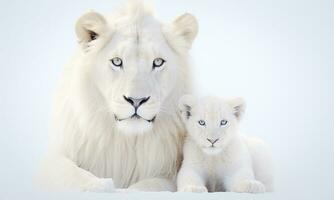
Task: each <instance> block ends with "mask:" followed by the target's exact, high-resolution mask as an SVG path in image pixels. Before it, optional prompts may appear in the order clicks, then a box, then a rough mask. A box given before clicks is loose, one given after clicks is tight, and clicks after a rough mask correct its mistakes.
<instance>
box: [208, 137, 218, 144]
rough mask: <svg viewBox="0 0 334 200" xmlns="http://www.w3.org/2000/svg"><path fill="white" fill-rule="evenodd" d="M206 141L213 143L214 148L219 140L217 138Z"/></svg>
mask: <svg viewBox="0 0 334 200" xmlns="http://www.w3.org/2000/svg"><path fill="white" fill-rule="evenodd" d="M206 139H207V140H208V141H209V142H210V143H211V145H212V146H213V145H214V144H215V143H216V142H217V141H218V140H219V138H217V139H209V138H206Z"/></svg>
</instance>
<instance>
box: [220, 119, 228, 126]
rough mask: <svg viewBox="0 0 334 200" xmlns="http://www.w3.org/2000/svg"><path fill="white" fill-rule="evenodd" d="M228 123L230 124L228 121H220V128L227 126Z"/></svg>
mask: <svg viewBox="0 0 334 200" xmlns="http://www.w3.org/2000/svg"><path fill="white" fill-rule="evenodd" d="M227 123H228V121H227V120H225V119H223V120H221V121H220V126H226V125H227Z"/></svg>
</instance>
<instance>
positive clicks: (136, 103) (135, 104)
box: [123, 95, 150, 109]
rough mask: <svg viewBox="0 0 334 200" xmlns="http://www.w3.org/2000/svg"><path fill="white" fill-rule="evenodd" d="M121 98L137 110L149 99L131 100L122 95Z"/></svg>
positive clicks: (131, 98)
mask: <svg viewBox="0 0 334 200" xmlns="http://www.w3.org/2000/svg"><path fill="white" fill-rule="evenodd" d="M123 98H124V99H125V101H127V102H129V103H130V104H131V105H132V106H133V107H135V108H136V109H137V108H138V107H139V106H141V105H142V104H144V103H146V102H147V101H148V100H149V99H150V96H148V97H143V98H133V97H126V96H125V95H123Z"/></svg>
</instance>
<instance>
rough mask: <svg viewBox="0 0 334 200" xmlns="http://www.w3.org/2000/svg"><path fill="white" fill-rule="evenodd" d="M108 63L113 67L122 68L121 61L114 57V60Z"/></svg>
mask: <svg viewBox="0 0 334 200" xmlns="http://www.w3.org/2000/svg"><path fill="white" fill-rule="evenodd" d="M110 61H111V63H112V64H113V65H114V66H115V67H122V66H123V61H122V59H120V58H119V57H115V58H113V59H111V60H110Z"/></svg>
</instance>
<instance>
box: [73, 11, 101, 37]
mask: <svg viewBox="0 0 334 200" xmlns="http://www.w3.org/2000/svg"><path fill="white" fill-rule="evenodd" d="M106 26H107V22H106V20H105V18H104V17H103V16H102V15H101V14H99V13H96V12H92V11H91V12H88V13H86V14H84V15H82V16H81V17H80V18H79V19H78V21H77V23H76V25H75V33H76V35H77V37H78V39H79V43H88V42H91V41H93V40H96V39H98V38H99V37H100V36H101V35H103V33H104V31H105V29H106Z"/></svg>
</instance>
